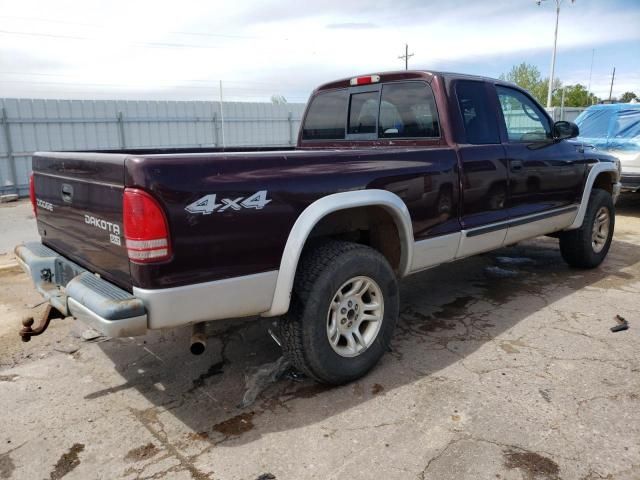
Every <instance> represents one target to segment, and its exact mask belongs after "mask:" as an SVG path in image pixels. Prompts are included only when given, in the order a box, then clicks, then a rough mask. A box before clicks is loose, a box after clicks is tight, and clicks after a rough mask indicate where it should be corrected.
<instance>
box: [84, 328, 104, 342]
mask: <svg viewBox="0 0 640 480" xmlns="http://www.w3.org/2000/svg"><path fill="white" fill-rule="evenodd" d="M80 338H82V340H84V341H85V342H98V341H100V340H103V339H106V337H105V336H104V335H103V334H102V333H100V332H99V331H97V330H95V329H93V328H88V329H86V330H85V331H84V332H82V334H81V335H80Z"/></svg>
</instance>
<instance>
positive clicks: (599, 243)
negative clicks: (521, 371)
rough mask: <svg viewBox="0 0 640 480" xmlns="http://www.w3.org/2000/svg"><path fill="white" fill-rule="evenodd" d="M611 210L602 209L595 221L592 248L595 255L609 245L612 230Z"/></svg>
mask: <svg viewBox="0 0 640 480" xmlns="http://www.w3.org/2000/svg"><path fill="white" fill-rule="evenodd" d="M610 218H611V216H610V215H609V209H608V208H607V207H600V209H599V210H598V213H596V217H595V219H594V221H593V230H592V231H591V247H592V248H593V251H594V252H595V253H600V252H601V251H602V249H603V248H604V246H605V245H606V244H607V239H608V238H609V228H610V223H611V222H610Z"/></svg>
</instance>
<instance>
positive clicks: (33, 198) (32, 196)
mask: <svg viewBox="0 0 640 480" xmlns="http://www.w3.org/2000/svg"><path fill="white" fill-rule="evenodd" d="M29 198H30V199H31V206H32V207H33V214H34V215H35V216H36V217H37V216H38V209H37V208H36V184H35V183H34V182H33V172H31V175H29Z"/></svg>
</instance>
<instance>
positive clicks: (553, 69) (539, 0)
mask: <svg viewBox="0 0 640 480" xmlns="http://www.w3.org/2000/svg"><path fill="white" fill-rule="evenodd" d="M544 1H545V0H537V2H536V3H537V4H538V6H540V5H542V2H544ZM574 1H575V0H571V3H573V2H574ZM555 2H556V29H555V32H554V34H553V53H552V54H551V75H550V76H549V88H548V89H547V108H551V95H552V91H553V77H554V76H555V74H556V48H557V46H558V22H559V20H560V5H562V0H555Z"/></svg>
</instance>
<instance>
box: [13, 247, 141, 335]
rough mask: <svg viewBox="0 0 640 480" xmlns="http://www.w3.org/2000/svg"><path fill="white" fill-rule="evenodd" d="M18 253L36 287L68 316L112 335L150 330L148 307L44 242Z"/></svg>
mask: <svg viewBox="0 0 640 480" xmlns="http://www.w3.org/2000/svg"><path fill="white" fill-rule="evenodd" d="M15 254H16V259H17V260H18V263H19V264H20V265H21V266H22V268H23V269H24V271H25V272H27V274H28V275H30V276H31V279H32V280H33V283H34V285H35V287H36V289H37V290H38V291H39V292H40V293H41V294H42V296H43V297H45V298H46V299H47V300H48V301H49V303H50V304H51V305H52V306H53V307H55V308H56V309H57V310H59V311H60V312H61V313H63V314H64V315H69V316H73V317H75V318H77V319H78V320H80V321H82V322H83V323H85V324H87V325H90V326H91V327H93V328H95V329H96V330H98V331H99V332H101V333H103V334H104V335H107V336H109V337H129V336H135V335H143V334H144V333H146V331H147V311H146V309H145V306H144V304H143V302H142V300H140V299H138V298H136V297H134V296H133V295H131V294H130V293H129V292H127V291H125V290H122V289H121V288H119V287H117V286H115V285H113V284H112V283H109V282H107V281H105V280H103V279H101V278H99V277H98V276H96V275H94V274H92V273H91V272H89V271H87V270H85V269H84V268H82V267H80V266H79V265H77V264H75V263H74V262H72V261H70V260H68V259H66V258H65V257H63V256H61V255H59V254H58V253H56V252H55V251H53V250H51V249H50V248H49V247H46V246H45V245H43V244H41V243H40V242H31V243H27V244H24V245H19V246H17V247H16V248H15Z"/></svg>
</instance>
